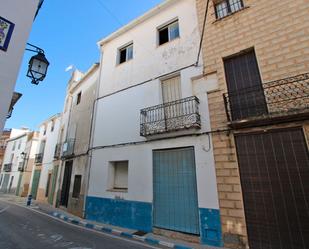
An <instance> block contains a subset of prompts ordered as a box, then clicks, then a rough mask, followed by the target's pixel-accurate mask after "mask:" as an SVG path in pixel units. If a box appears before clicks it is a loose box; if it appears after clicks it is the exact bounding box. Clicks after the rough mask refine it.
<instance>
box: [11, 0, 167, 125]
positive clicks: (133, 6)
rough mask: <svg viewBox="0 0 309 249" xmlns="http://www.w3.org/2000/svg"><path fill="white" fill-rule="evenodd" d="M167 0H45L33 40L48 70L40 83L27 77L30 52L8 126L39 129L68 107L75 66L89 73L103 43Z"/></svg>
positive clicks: (26, 58)
mask: <svg viewBox="0 0 309 249" xmlns="http://www.w3.org/2000/svg"><path fill="white" fill-rule="evenodd" d="M161 2H163V0H130V1H128V0H66V1H63V0H45V1H44V4H43V7H42V8H41V10H40V12H39V15H38V16H37V18H36V20H35V22H34V23H33V26H32V31H31V33H30V36H29V40H28V42H29V43H31V44H34V45H36V46H38V47H40V48H42V49H44V51H45V55H46V58H47V59H48V61H49V62H50V66H49V69H48V74H47V76H46V78H45V80H44V81H43V82H40V83H39V85H37V86H36V85H33V84H31V79H30V78H27V77H26V73H27V67H28V61H29V59H30V58H31V56H33V55H34V54H33V53H31V52H27V51H25V54H24V58H23V61H22V65H21V68H20V71H19V76H18V80H17V82H16V87H15V91H17V92H20V93H22V94H23V96H22V98H21V99H20V100H19V101H18V103H17V104H16V105H15V107H14V111H13V115H12V117H11V118H10V119H8V120H7V122H6V124H5V127H6V128H21V127H28V128H29V129H32V130H37V129H38V127H39V125H40V124H41V123H42V122H43V121H44V120H46V119H48V118H49V117H50V116H52V115H54V114H56V113H60V112H62V109H63V102H64V98H65V94H66V86H67V82H68V80H69V79H70V77H71V72H65V69H66V68H67V67H68V66H69V65H74V66H75V67H76V68H77V69H79V70H80V71H82V72H86V71H87V70H88V69H89V68H90V67H91V65H92V64H93V63H96V62H98V61H99V59H100V54H99V49H98V46H97V42H98V41H99V40H100V39H102V38H103V37H106V36H107V35H109V34H110V33H112V32H113V31H115V30H117V29H118V28H120V27H121V26H123V25H125V24H127V23H128V22H130V21H131V20H133V19H135V18H136V17H138V16H140V15H142V14H143V13H145V12H146V11H147V10H149V9H151V8H152V7H154V6H156V5H157V4H159V3H161Z"/></svg>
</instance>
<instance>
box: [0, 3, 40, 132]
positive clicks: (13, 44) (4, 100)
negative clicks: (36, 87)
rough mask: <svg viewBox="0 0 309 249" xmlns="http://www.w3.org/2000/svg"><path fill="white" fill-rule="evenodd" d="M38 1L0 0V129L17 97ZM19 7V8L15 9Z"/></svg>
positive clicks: (0, 129)
mask: <svg viewBox="0 0 309 249" xmlns="http://www.w3.org/2000/svg"><path fill="white" fill-rule="evenodd" d="M38 4H39V0H23V1H19V0H2V1H1V8H0V65H1V67H0V82H1V84H0V131H1V132H2V130H3V127H4V123H5V120H6V118H7V117H8V116H9V115H10V114H11V111H12V108H13V106H14V104H15V103H16V101H17V100H18V98H19V97H20V96H21V95H20V94H18V93H13V91H14V88H15V83H16V80H17V76H18V72H19V68H20V64H21V62H22V58H23V55H24V52H25V46H26V42H27V39H28V36H29V34H30V30H31V26H32V23H33V20H34V16H35V13H36V12H37V9H38ZM17 8H18V10H22V11H17Z"/></svg>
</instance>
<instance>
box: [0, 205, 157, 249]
mask: <svg viewBox="0 0 309 249" xmlns="http://www.w3.org/2000/svg"><path fill="white" fill-rule="evenodd" d="M0 201H3V202H6V203H9V204H12V205H15V206H18V207H21V208H24V209H27V210H29V211H32V212H34V213H37V214H40V215H42V216H46V217H48V218H50V219H53V220H56V221H58V222H62V223H64V224H66V225H68V226H73V227H76V228H79V229H81V230H87V231H89V232H93V233H96V234H100V235H101V236H105V237H109V238H113V239H118V240H122V241H126V242H129V243H132V244H136V245H140V246H144V247H147V248H152V249H162V248H161V247H156V246H151V245H148V244H146V243H141V242H138V241H134V240H130V239H126V238H123V237H119V236H116V235H113V234H108V233H102V232H99V231H96V230H94V229H89V228H87V227H83V226H79V225H75V224H73V223H68V222H66V221H64V220H60V219H59V218H56V217H54V216H51V215H49V214H45V213H42V212H40V211H37V210H35V209H32V208H28V207H25V206H22V205H19V204H17V203H13V202H9V201H7V200H0Z"/></svg>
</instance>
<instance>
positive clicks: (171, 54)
mask: <svg viewBox="0 0 309 249" xmlns="http://www.w3.org/2000/svg"><path fill="white" fill-rule="evenodd" d="M177 17H178V20H179V28H180V38H178V39H175V40H173V41H171V42H169V43H166V44H163V45H161V46H158V44H157V28H158V27H159V26H161V25H162V24H165V23H167V22H169V21H170V20H173V19H174V18H177ZM199 40H200V35H199V30H198V20H197V14H196V5H195V0H179V1H176V3H175V4H172V5H171V6H169V7H167V8H166V9H164V10H162V11H161V12H159V13H158V14H156V15H155V16H152V17H151V18H149V19H148V20H146V21H144V22H143V23H141V24H139V25H138V26H136V27H134V28H133V29H131V30H129V31H127V32H126V33H124V34H122V35H120V36H119V37H117V38H115V39H113V40H112V41H110V42H109V43H107V44H105V45H104V46H103V47H102V50H103V61H102V66H101V67H102V70H103V73H102V74H101V80H100V92H99V95H100V96H103V95H106V94H108V93H111V92H114V91H117V90H119V89H123V88H125V87H128V86H130V85H135V84H138V83H140V82H143V81H145V80H149V79H152V78H154V77H157V76H159V75H162V74H166V73H170V72H172V71H174V70H176V69H179V68H181V67H184V66H188V65H190V64H194V63H195V62H196V59H197V53H198V47H199ZM130 41H133V53H134V54H133V59H132V60H130V61H127V62H125V63H123V64H120V65H117V53H118V48H119V47H121V46H123V45H125V44H127V43H128V42H130Z"/></svg>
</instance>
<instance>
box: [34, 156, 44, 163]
mask: <svg viewBox="0 0 309 249" xmlns="http://www.w3.org/2000/svg"><path fill="white" fill-rule="evenodd" d="M34 162H35V163H36V164H40V163H42V162H43V153H38V154H35V158H34Z"/></svg>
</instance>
